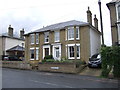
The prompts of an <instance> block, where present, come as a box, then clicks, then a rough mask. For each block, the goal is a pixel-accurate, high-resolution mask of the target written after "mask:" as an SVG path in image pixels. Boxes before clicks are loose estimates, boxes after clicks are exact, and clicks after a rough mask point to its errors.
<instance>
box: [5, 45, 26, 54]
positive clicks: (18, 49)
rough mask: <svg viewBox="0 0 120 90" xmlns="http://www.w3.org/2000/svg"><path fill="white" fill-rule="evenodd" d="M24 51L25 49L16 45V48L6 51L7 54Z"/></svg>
mask: <svg viewBox="0 0 120 90" xmlns="http://www.w3.org/2000/svg"><path fill="white" fill-rule="evenodd" d="M24 50H25V48H23V47H21V46H19V45H17V46H14V47H12V48H10V49H8V50H7V52H9V51H24Z"/></svg>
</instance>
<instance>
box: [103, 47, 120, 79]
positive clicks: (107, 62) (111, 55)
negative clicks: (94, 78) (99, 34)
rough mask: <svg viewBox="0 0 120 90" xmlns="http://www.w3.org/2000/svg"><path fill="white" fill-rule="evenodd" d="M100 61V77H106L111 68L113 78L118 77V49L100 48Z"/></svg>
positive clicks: (119, 65) (119, 66) (119, 60)
mask: <svg viewBox="0 0 120 90" xmlns="http://www.w3.org/2000/svg"><path fill="white" fill-rule="evenodd" d="M101 59H102V76H103V77H108V74H109V72H110V71H111V69H112V67H114V68H113V74H114V76H115V77H120V47H118V46H113V47H102V48H101Z"/></svg>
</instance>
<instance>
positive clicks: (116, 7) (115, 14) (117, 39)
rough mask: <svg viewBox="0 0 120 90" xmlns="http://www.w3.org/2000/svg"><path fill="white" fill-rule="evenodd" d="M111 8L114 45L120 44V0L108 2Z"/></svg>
mask: <svg viewBox="0 0 120 90" xmlns="http://www.w3.org/2000/svg"><path fill="white" fill-rule="evenodd" d="M107 7H108V9H109V10H110V20H111V33H112V45H116V44H120V0H112V1H111V2H109V3H107Z"/></svg>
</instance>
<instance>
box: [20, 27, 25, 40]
mask: <svg viewBox="0 0 120 90" xmlns="http://www.w3.org/2000/svg"><path fill="white" fill-rule="evenodd" d="M23 35H24V28H23V29H22V30H21V31H20V38H21V39H24V36H23Z"/></svg>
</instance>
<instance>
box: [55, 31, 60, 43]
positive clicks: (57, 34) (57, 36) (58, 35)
mask: <svg viewBox="0 0 120 90" xmlns="http://www.w3.org/2000/svg"><path fill="white" fill-rule="evenodd" d="M59 41H60V33H59V31H55V42H59Z"/></svg>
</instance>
